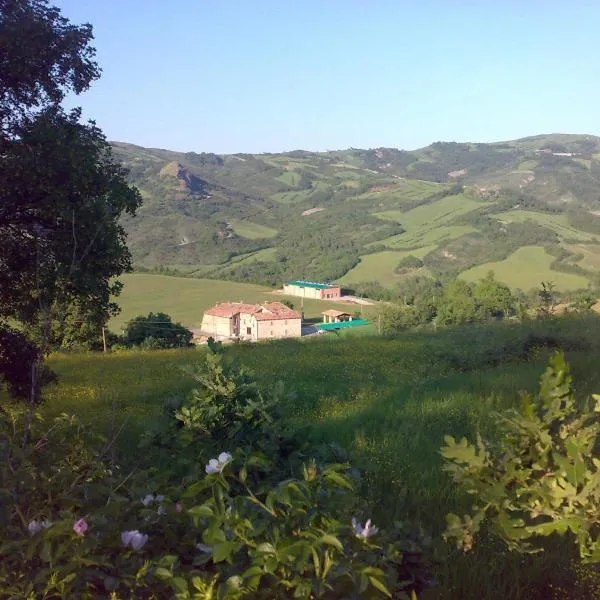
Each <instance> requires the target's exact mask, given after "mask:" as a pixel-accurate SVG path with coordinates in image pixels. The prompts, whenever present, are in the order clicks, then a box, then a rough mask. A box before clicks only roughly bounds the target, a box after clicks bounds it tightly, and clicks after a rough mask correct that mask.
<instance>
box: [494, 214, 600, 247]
mask: <svg viewBox="0 0 600 600" xmlns="http://www.w3.org/2000/svg"><path fill="white" fill-rule="evenodd" d="M496 216H497V217H498V219H500V220H501V221H502V222H505V223H510V222H511V221H516V222H518V223H523V222H524V221H528V220H531V221H535V222H536V223H539V224H540V225H544V226H545V227H548V229H552V231H554V232H556V233H557V234H558V235H559V236H560V237H561V238H562V239H563V240H577V241H579V240H581V241H588V240H593V239H594V238H596V237H597V236H595V235H593V234H591V233H586V232H585V231H581V230H579V229H575V227H572V226H571V225H569V221H568V218H567V216H566V215H553V214H547V213H538V212H533V211H530V210H509V211H507V212H502V213H498V214H497V215H496Z"/></svg>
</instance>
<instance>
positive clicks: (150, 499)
mask: <svg viewBox="0 0 600 600" xmlns="http://www.w3.org/2000/svg"><path fill="white" fill-rule="evenodd" d="M164 499H165V497H164V496H163V495H162V494H158V495H156V496H154V495H153V494H146V495H145V496H144V497H143V498H142V499H141V502H142V504H143V505H144V506H150V505H151V504H154V503H155V502H156V503H158V505H159V506H158V509H157V510H156V512H157V513H158V514H159V515H164V514H165V513H166V512H167V511H166V510H165V507H164V506H163V505H162V504H161V502H162V501H163V500H164Z"/></svg>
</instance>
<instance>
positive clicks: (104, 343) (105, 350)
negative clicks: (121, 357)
mask: <svg viewBox="0 0 600 600" xmlns="http://www.w3.org/2000/svg"><path fill="white" fill-rule="evenodd" d="M102 346H103V347H104V352H108V349H107V348H106V327H102Z"/></svg>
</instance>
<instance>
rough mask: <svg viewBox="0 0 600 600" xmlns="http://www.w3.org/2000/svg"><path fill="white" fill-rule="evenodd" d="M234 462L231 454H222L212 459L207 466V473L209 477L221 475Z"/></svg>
mask: <svg viewBox="0 0 600 600" xmlns="http://www.w3.org/2000/svg"><path fill="white" fill-rule="evenodd" d="M232 460H233V456H231V454H229V452H221V454H219V457H218V458H211V459H210V460H209V461H208V464H207V465H206V472H207V473H208V474H209V475H214V474H215V473H221V472H222V471H223V469H224V468H225V466H226V465H228V464H229V463H230V462H231V461H232Z"/></svg>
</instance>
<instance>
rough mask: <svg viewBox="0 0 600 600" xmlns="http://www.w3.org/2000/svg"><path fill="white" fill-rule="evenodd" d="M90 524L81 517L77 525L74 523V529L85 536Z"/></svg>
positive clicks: (80, 535) (81, 535)
mask: <svg viewBox="0 0 600 600" xmlns="http://www.w3.org/2000/svg"><path fill="white" fill-rule="evenodd" d="M89 527H90V526H89V525H88V524H87V521H86V520H85V519H79V521H77V523H75V525H73V531H74V532H75V533H76V534H77V535H78V536H79V537H83V536H84V535H85V532H86V531H87V530H88V529H89Z"/></svg>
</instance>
